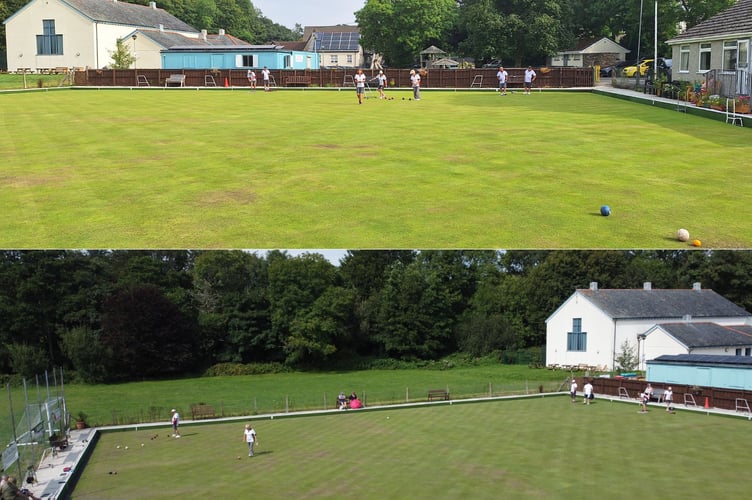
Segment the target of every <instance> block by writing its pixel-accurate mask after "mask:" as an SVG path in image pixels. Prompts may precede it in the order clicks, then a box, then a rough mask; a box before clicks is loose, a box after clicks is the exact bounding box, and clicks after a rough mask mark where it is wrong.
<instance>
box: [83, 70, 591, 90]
mask: <svg viewBox="0 0 752 500" xmlns="http://www.w3.org/2000/svg"><path fill="white" fill-rule="evenodd" d="M506 70H507V72H508V73H509V83H508V85H509V87H510V88H516V87H522V80H523V75H524V73H525V69H524V68H506ZM497 71H498V70H497V69H495V68H487V69H486V68H482V69H480V68H479V69H431V70H429V71H428V72H427V74H426V75H425V76H424V77H423V78H422V81H421V87H422V88H471V87H476V88H486V89H491V88H496V87H498V82H497V80H496V72H497ZM364 72H365V74H366V76H367V77H368V79H369V80H370V79H372V78H375V77H376V75H377V74H378V71H376V70H365V71H364ZM536 72H537V74H538V77H537V78H536V80H535V87H540V88H572V87H575V88H576V87H592V86H593V81H594V78H593V76H594V73H593V69H592V68H539V69H537V70H536ZM385 73H386V75H387V79H388V82H389V87H391V88H407V87H410V70H407V69H387V70H385ZM175 74H183V75H185V85H186V86H187V87H204V86H206V82H207V80H208V81H210V82H211V81H212V80H213V81H214V82H215V83H216V85H217V86H218V87H223V86H225V82H226V83H227V86H229V87H247V86H248V79H247V78H246V70H244V69H243V70H241V69H230V70H228V69H222V70H211V69H173V70H170V69H141V68H139V69H136V70H134V69H88V70H84V71H76V73H75V84H76V85H79V86H95V87H110V86H115V87H135V86H139V80H141V82H142V85H143V82H144V81H146V82H148V84H149V85H150V86H152V87H163V86H164V84H165V80H166V79H167V78H169V77H170V75H175ZM271 74H272V77H273V78H274V81H275V82H276V83H277V85H278V86H280V87H282V86H284V85H285V81H286V79H287V77H290V76H305V77H307V78H310V81H311V86H314V87H346V86H352V76H353V75H354V74H355V70H353V69H348V70H345V69H321V70H273V71H272V72H271ZM257 75H258V78H259V85H260V84H261V75H260V72H257ZM208 76H211V78H207V77H208ZM371 85H372V86H373V83H372V84H371Z"/></svg>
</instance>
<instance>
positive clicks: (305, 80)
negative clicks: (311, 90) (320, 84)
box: [285, 75, 311, 87]
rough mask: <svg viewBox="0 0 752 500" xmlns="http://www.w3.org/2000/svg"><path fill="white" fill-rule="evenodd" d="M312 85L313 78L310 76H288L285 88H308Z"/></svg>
mask: <svg viewBox="0 0 752 500" xmlns="http://www.w3.org/2000/svg"><path fill="white" fill-rule="evenodd" d="M310 84H311V77H310V76H303V75H298V76H288V77H287V78H285V86H286V87H289V86H291V85H305V86H306V87H307V86H309V85H310Z"/></svg>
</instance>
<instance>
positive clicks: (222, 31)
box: [218, 28, 225, 36]
mask: <svg viewBox="0 0 752 500" xmlns="http://www.w3.org/2000/svg"><path fill="white" fill-rule="evenodd" d="M218 35H219V36H225V30H223V29H221V28H220V30H219V33H218Z"/></svg>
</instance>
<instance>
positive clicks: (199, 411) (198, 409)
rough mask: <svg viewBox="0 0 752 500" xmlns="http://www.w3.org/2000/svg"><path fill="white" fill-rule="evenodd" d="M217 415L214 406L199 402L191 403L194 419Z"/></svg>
mask: <svg viewBox="0 0 752 500" xmlns="http://www.w3.org/2000/svg"><path fill="white" fill-rule="evenodd" d="M216 416H217V412H215V411H214V407H213V406H210V405H207V404H204V403H199V404H195V405H191V418H192V419H193V420H199V419H202V418H214V417H216Z"/></svg>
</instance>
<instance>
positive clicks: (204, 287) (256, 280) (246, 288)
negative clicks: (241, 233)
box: [193, 251, 271, 362]
mask: <svg viewBox="0 0 752 500" xmlns="http://www.w3.org/2000/svg"><path fill="white" fill-rule="evenodd" d="M193 280H194V283H195V286H194V294H195V302H196V304H197V307H198V308H199V322H200V324H201V332H202V338H201V345H202V350H203V352H205V353H206V354H207V355H208V357H209V359H210V360H211V362H217V361H222V362H226V361H232V362H250V361H261V360H264V359H265V357H266V355H267V352H266V350H265V347H264V340H265V339H266V338H267V337H268V336H269V334H270V329H271V320H270V316H269V314H270V312H269V297H268V293H269V291H268V288H269V277H268V269H267V262H266V260H264V259H263V258H262V257H259V256H257V255H255V254H251V253H248V252H242V251H223V252H204V253H202V254H201V255H199V256H198V257H197V258H196V262H195V267H194V270H193Z"/></svg>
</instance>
